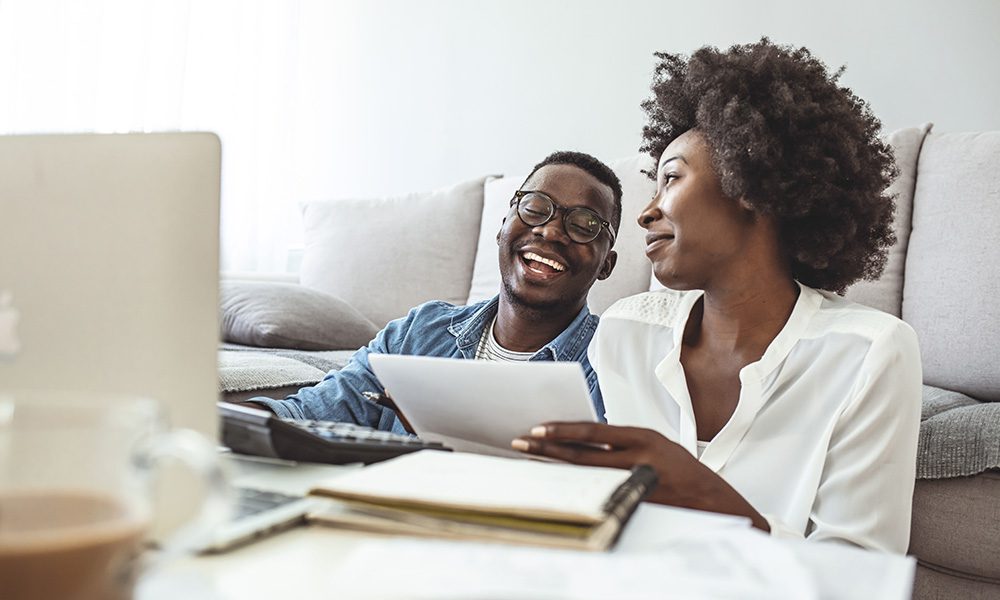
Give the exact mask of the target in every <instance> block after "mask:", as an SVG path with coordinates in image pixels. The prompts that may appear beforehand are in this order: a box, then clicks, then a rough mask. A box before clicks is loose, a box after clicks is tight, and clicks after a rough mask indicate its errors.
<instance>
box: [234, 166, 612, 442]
mask: <svg viewBox="0 0 1000 600" xmlns="http://www.w3.org/2000/svg"><path fill="white" fill-rule="evenodd" d="M621 197H622V190H621V184H620V182H619V181H618V177H617V176H616V175H615V174H614V172H613V171H612V170H611V169H610V168H608V167H607V166H606V165H605V164H604V163H602V162H600V161H599V160H597V159H596V158H594V157H592V156H590V155H587V154H583V153H579V152H556V153H554V154H551V155H550V156H548V157H547V158H546V159H545V160H543V161H542V162H540V163H538V165H536V166H535V168H534V169H533V170H532V172H531V174H530V175H528V178H527V179H525V181H524V183H523V184H522V185H521V189H520V190H518V191H517V192H516V193H515V195H514V198H512V199H511V206H510V210H509V211H508V213H507V216H506V217H505V218H504V220H503V224H502V226H501V228H500V231H499V233H497V244H498V246H499V247H500V276H501V280H502V289H501V290H500V294H499V295H498V296H496V297H494V298H493V299H491V300H487V301H484V302H480V303H478V304H473V305H469V306H453V305H451V304H448V303H445V302H440V301H432V302H427V303H425V304H422V305H420V306H418V307H416V308H413V309H411V310H410V312H409V314H408V315H407V316H406V317H404V318H402V319H397V320H395V321H392V322H390V323H389V324H388V325H386V327H385V329H383V330H382V331H380V332H379V333H378V334H377V335H376V336H375V339H374V340H372V341H371V342H370V343H369V344H368V346H367V347H364V348H361V349H360V350H358V351H357V353H355V354H354V356H353V357H352V358H351V360H350V362H349V363H348V364H347V365H346V366H344V368H342V369H340V370H339V371H331V372H330V373H329V374H328V375H327V376H326V377H325V378H324V379H323V381H321V382H320V383H318V384H316V385H315V386H313V387H310V388H303V389H301V390H299V391H298V392H297V393H296V394H294V395H292V396H289V397H287V398H285V399H284V400H274V399H269V398H252V399H251V400H250V402H251V403H253V404H254V405H256V406H257V407H260V406H263V407H266V408H268V409H270V410H271V411H272V412H274V413H275V414H277V415H279V416H281V417H289V418H297V419H315V420H325V421H341V422H350V423H357V424H360V425H367V426H369V427H375V428H378V429H381V430H391V431H393V432H396V433H405V432H406V427H405V426H404V424H403V423H402V422H401V421H400V420H399V418H397V416H396V413H395V412H393V411H392V410H391V409H390V408H387V407H385V406H382V405H379V404H377V403H376V402H374V401H372V400H370V399H369V397H373V396H374V395H379V394H381V392H382V386H381V384H380V383H379V381H378V379H377V378H376V377H375V374H374V373H373V372H372V370H371V367H370V366H369V364H368V355H369V354H370V353H383V354H408V355H420V356H440V357H451V358H472V359H482V360H508V361H518V360H572V361H578V362H580V363H581V364H582V365H583V370H584V374H585V375H586V379H587V385H588V387H589V389H590V395H591V398H592V399H593V402H594V406H595V408H596V410H597V414H598V415H599V416H600V417H601V419H603V417H604V403H603V400H602V398H601V391H600V387H599V386H598V382H597V375H596V374H595V373H594V370H593V369H592V368H591V366H590V362H589V361H588V360H587V345H588V344H589V343H590V339H591V337H592V336H593V334H594V330H595V329H596V328H597V316H596V315H592V314H590V311H589V310H588V309H587V293H588V292H589V291H590V288H591V286H592V285H593V284H594V282H595V281H597V280H598V279H606V278H607V277H608V276H610V275H611V271H612V270H613V269H614V266H615V261H616V260H617V254H616V253H615V251H614V250H612V247H613V246H614V241H615V236H616V234H617V231H618V225H619V222H620V220H621ZM366 396H368V397H366Z"/></svg>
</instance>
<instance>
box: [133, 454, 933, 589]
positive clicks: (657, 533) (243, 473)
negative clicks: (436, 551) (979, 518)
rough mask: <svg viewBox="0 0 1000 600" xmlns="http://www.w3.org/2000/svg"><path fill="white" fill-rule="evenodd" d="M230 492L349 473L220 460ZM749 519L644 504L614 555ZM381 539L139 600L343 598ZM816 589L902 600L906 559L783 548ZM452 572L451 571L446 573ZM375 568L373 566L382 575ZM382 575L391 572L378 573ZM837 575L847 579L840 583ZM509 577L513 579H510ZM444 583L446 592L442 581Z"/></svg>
mask: <svg viewBox="0 0 1000 600" xmlns="http://www.w3.org/2000/svg"><path fill="white" fill-rule="evenodd" d="M227 462H229V463H230V467H231V469H232V471H233V472H234V481H235V483H236V484H237V485H248V486H253V487H258V488H261V489H271V490H275V491H282V492H286V493H293V494H302V493H305V492H306V491H307V490H308V489H309V488H310V487H311V486H313V485H314V484H315V483H316V482H318V481H322V480H324V479H328V478H331V477H336V476H337V475H338V474H342V473H344V472H346V470H347V469H353V468H358V467H355V466H349V467H337V466H329V465H312V464H300V465H294V466H290V465H291V464H290V463H286V464H271V463H267V462H258V461H244V460H234V459H232V458H227ZM748 523H749V520H744V519H739V518H735V517H724V516H720V515H713V514H709V513H702V512H699V511H688V510H684V509H677V508H671V507H661V506H655V505H646V504H643V505H641V506H640V509H639V510H638V511H637V512H636V514H635V515H634V516H633V519H632V520H631V522H630V523H629V526H628V528H627V529H626V531H625V532H624V534H623V535H622V538H621V540H620V541H619V543H618V545H617V546H616V548H615V551H614V554H615V555H617V556H621V555H623V554H624V553H629V552H637V553H641V552H643V551H649V550H650V549H655V548H657V547H660V548H667V547H669V545H670V543H671V540H673V539H680V538H683V537H685V536H687V538H688V539H690V538H691V536H693V535H697V536H701V535H708V534H713V535H719V534H720V532H721V535H729V534H728V533H726V532H727V531H732V532H734V533H733V534H732V535H734V536H735V535H737V534H738V533H740V532H743V533H745V532H746V531H747V529H748V527H749V525H748ZM390 539H394V538H389V537H385V536H375V535H372V534H367V533H355V532H349V531H345V530H338V529H332V528H329V527H325V526H315V525H310V526H298V527H295V528H293V529H290V530H287V531H283V532H280V533H277V534H274V535H271V536H268V537H266V538H263V539H260V540H257V541H255V542H253V543H250V544H248V545H245V546H242V547H239V548H235V549H233V550H230V551H228V552H225V553H221V554H215V555H203V556H195V557H185V558H180V559H175V560H173V561H172V562H170V563H169V564H166V565H162V566H161V567H159V568H156V569H155V570H153V571H151V572H150V573H147V574H146V576H145V577H144V578H143V580H142V582H141V583H140V587H139V590H138V593H137V600H168V599H170V600H172V599H175V598H184V599H185V600H237V599H239V600H253V599H257V598H260V599H275V598H294V599H297V600H310V599H313V598H316V599H319V598H349V597H351V596H343V595H339V594H337V593H336V590H337V587H338V586H337V582H336V581H335V580H334V576H333V575H332V573H334V572H335V571H336V570H337V569H338V568H339V565H342V564H343V563H345V562H346V561H348V560H349V559H350V557H351V556H352V554H353V553H355V552H357V551H358V550H359V548H361V547H363V546H364V545H365V543H371V542H372V540H390ZM781 546H782V547H783V548H788V549H791V551H792V552H793V554H794V556H795V558H796V559H797V560H798V562H799V564H800V565H801V566H802V567H804V569H805V571H807V572H808V573H809V574H810V576H811V578H812V579H813V580H814V581H815V583H816V587H817V588H818V590H819V592H820V593H819V595H818V597H819V598H823V599H826V598H830V599H834V598H838V599H839V598H855V597H872V598H875V597H877V598H886V599H890V600H894V599H898V600H904V599H906V598H909V597H910V590H911V588H912V581H913V569H914V561H913V559H911V558H904V557H898V556H889V555H882V554H876V553H871V552H865V551H862V550H857V549H854V548H848V547H844V546H841V545H838V544H830V543H826V544H819V543H807V542H782V543H781ZM452 567H454V565H452ZM380 568H381V567H380ZM383 572H384V573H385V574H386V576H389V573H391V569H390V568H389V567H388V566H385V567H384V571H383ZM845 574H850V576H846V577H845ZM511 575H512V576H513V575H514V574H511ZM442 585H445V584H444V582H443V583H442Z"/></svg>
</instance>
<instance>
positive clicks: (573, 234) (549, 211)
mask: <svg viewBox="0 0 1000 600" xmlns="http://www.w3.org/2000/svg"><path fill="white" fill-rule="evenodd" d="M515 204H517V217H518V218H519V219H521V222H522V223H524V224H525V225H527V226H528V227H540V226H542V225H545V224H546V223H548V222H549V221H551V220H552V219H554V218H555V217H556V212H562V225H563V231H565V232H566V235H567V236H569V239H571V240H573V241H574V242H576V243H578V244H588V243H590V242H592V241H594V240H596V239H597V236H599V235H601V229H606V230H607V231H608V235H610V236H611V245H612V246H614V245H615V232H614V230H613V229H611V223H609V222H608V221H605V220H604V219H602V218H601V216H600V215H598V214H597V213H595V212H594V211H592V210H590V209H589V208H584V207H582V206H577V207H574V208H566V207H565V206H559V205H558V204H556V202H555V200H553V199H552V198H551V197H550V196H549V195H548V194H545V193H544V192H536V191H534V190H518V191H516V192H514V197H513V198H512V199H511V201H510V205H511V206H514V205H515Z"/></svg>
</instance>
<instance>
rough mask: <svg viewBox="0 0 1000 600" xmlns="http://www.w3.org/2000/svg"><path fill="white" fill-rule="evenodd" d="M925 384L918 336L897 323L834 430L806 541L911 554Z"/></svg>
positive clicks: (877, 345)
mask: <svg viewBox="0 0 1000 600" xmlns="http://www.w3.org/2000/svg"><path fill="white" fill-rule="evenodd" d="M921 384H922V371H921V366H920V351H919V348H918V345H917V336H916V333H914V331H913V329H911V328H910V326H909V325H907V324H906V323H903V322H902V321H894V323H893V325H892V326H890V327H887V329H886V330H884V331H883V332H882V333H881V335H879V336H878V337H877V338H876V339H875V341H874V342H873V343H872V345H871V347H870V348H869V351H868V354H867V356H866V357H865V360H864V362H863V363H862V366H861V370H860V372H859V376H858V378H857V380H856V383H855V385H854V388H853V390H852V392H851V394H850V395H849V397H848V401H847V402H846V403H845V405H844V408H843V410H842V412H841V414H840V417H839V418H838V419H837V421H836V422H835V424H834V426H833V431H832V433H831V437H830V444H829V447H828V450H827V454H826V462H825V464H824V467H823V472H822V477H821V479H820V484H819V488H818V490H817V495H816V499H815V503H814V504H813V507H812V512H811V517H810V523H809V526H808V529H807V531H806V538H807V539H811V540H817V541H818V540H828V539H833V540H840V541H845V542H849V543H852V544H856V545H858V546H861V547H864V548H870V549H875V550H884V551H889V552H898V553H905V552H906V550H907V547H908V545H909V538H910V512H911V506H912V501H913V485H914V477H915V475H916V455H917V436H918V433H919V429H920V406H921V390H920V387H921ZM777 525H778V528H779V531H778V532H776V533H777V534H778V535H780V524H777Z"/></svg>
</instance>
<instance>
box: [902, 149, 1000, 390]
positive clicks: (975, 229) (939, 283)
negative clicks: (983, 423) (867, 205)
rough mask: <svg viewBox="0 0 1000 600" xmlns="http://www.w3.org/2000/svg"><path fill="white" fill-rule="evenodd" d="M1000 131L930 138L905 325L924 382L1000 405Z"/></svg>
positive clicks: (924, 152) (910, 252)
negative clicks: (913, 338) (916, 341)
mask: <svg viewBox="0 0 1000 600" xmlns="http://www.w3.org/2000/svg"><path fill="white" fill-rule="evenodd" d="M998 159H1000V132H989V133H978V134H977V133H948V134H928V135H927V137H926V138H924V145H923V148H922V149H921V151H920V160H919V163H918V165H917V185H916V191H915V193H914V204H913V230H912V232H911V234H910V243H909V246H908V249H907V256H906V281H905V283H904V285H903V313H902V316H903V320H905V321H906V322H908V323H909V324H910V325H911V326H913V329H914V330H916V332H917V335H918V336H919V338H920V352H921V356H922V359H923V366H924V381H925V382H926V383H928V384H930V385H935V386H938V387H943V388H947V389H952V390H957V391H960V392H963V393H966V394H968V395H970V396H972V397H974V398H977V399H979V400H1000V366H998V362H997V360H998V357H1000V310H997V301H998V299H1000V267H998V265H1000V169H997V161H998Z"/></svg>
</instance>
